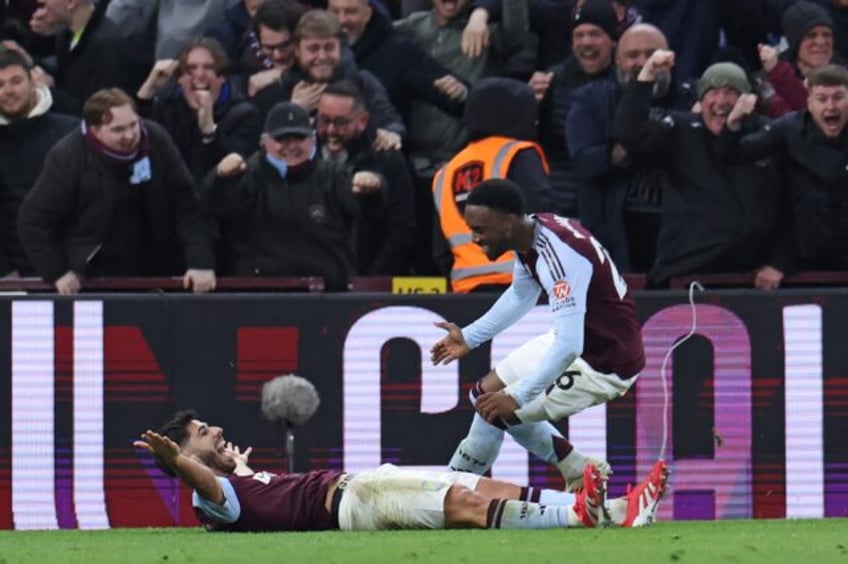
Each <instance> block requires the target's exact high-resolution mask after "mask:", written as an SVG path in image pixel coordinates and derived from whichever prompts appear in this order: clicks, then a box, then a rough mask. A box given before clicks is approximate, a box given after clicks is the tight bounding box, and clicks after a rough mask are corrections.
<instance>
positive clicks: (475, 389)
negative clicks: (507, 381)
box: [468, 370, 504, 405]
mask: <svg viewBox="0 0 848 564" xmlns="http://www.w3.org/2000/svg"><path fill="white" fill-rule="evenodd" d="M502 389H504V383H503V381H501V379H500V377H499V376H498V374H497V372H495V371H494V370H492V371H491V372H489V373H488V374H486V375H485V376H483V377H482V378H480V379H479V380H477V381H476V382H475V383H474V385H473V386H471V391H470V392H469V393H468V398H469V399H470V400H471V405H477V398H478V397H480V396H481V395H483V394H488V393H491V392H497V391H499V390H502Z"/></svg>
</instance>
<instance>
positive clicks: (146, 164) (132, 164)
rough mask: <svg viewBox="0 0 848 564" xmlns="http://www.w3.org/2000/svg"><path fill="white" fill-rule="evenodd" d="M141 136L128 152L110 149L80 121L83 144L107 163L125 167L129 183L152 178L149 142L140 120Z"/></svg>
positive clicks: (145, 129) (138, 182)
mask: <svg viewBox="0 0 848 564" xmlns="http://www.w3.org/2000/svg"><path fill="white" fill-rule="evenodd" d="M140 129H141V136H140V138H139V141H138V146H137V147H136V148H135V149H133V150H132V151H129V152H126V153H124V152H121V151H116V150H114V149H110V148H109V147H107V146H106V145H104V144H103V142H101V141H100V139H98V138H97V137H95V136H94V133H93V132H92V131H91V129H89V128H87V127H86V125H85V122H82V133H83V136H84V137H85V144H86V145H87V146H88V148H89V149H90V150H91V151H92V152H93V153H95V154H97V155H99V156H100V157H101V158H102V159H103V160H105V161H106V162H107V163H109V164H111V165H115V166H123V167H126V168H127V170H128V172H129V174H130V178H129V181H130V184H133V185H135V184H141V183H142V182H147V181H148V180H150V179H151V178H153V168H152V167H151V166H150V142H149V139H148V136H147V128H146V127H145V126H144V122H143V121H142V122H141V124H140Z"/></svg>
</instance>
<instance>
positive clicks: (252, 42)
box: [247, 29, 274, 70]
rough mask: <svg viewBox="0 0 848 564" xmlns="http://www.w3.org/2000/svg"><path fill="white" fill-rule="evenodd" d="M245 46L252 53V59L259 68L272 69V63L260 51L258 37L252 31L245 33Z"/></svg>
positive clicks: (263, 52)
mask: <svg viewBox="0 0 848 564" xmlns="http://www.w3.org/2000/svg"><path fill="white" fill-rule="evenodd" d="M247 46H248V49H250V51H251V52H252V53H253V58H254V60H255V61H256V62H257V63H258V64H259V66H260V67H262V68H263V69H266V70H267V69H272V68H274V61H272V60H271V59H270V58H269V57H268V55H266V54H265V51H263V50H262V43H260V42H259V37H258V36H257V35H256V31H254V30H253V29H251V30H250V31H248V32H247Z"/></svg>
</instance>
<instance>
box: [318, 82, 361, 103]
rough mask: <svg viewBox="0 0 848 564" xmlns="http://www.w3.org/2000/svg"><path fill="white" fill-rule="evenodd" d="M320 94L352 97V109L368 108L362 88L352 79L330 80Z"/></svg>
mask: <svg viewBox="0 0 848 564" xmlns="http://www.w3.org/2000/svg"><path fill="white" fill-rule="evenodd" d="M321 94H327V95H330V96H340V97H343V98H353V109H354V110H357V111H362V110H366V109H368V106H367V104H366V103H365V96H363V95H362V90H360V89H359V86H357V85H356V83H355V82H354V81H352V80H348V79H343V80H336V81H334V82H331V83H330V84H328V85H327V87H326V88H325V89H324V91H323V92H322V93H321Z"/></svg>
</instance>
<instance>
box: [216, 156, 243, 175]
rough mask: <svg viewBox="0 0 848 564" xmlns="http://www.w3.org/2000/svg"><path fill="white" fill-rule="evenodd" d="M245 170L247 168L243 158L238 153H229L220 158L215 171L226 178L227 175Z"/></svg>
mask: <svg viewBox="0 0 848 564" xmlns="http://www.w3.org/2000/svg"><path fill="white" fill-rule="evenodd" d="M245 170H247V163H246V162H244V158H243V157H242V156H241V155H239V154H238V153H230V154H229V155H227V156H226V157H224V158H223V159H221V162H219V163H218V167H217V168H216V169H215V172H216V173H217V174H218V176H220V177H221V178H227V177H228V176H236V175H238V174H241V173H242V172H244V171H245Z"/></svg>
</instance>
